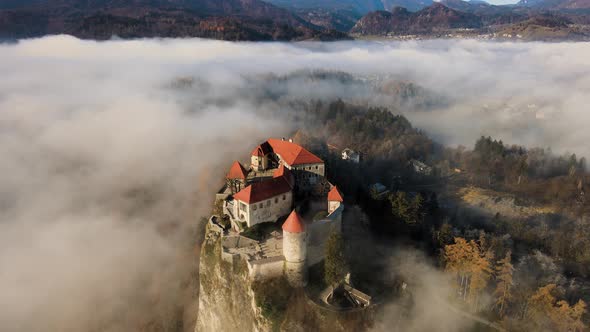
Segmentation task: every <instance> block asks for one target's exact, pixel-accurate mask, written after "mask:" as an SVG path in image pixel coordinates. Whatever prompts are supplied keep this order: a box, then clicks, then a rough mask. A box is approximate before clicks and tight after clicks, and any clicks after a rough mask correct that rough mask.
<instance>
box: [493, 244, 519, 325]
mask: <svg viewBox="0 0 590 332" xmlns="http://www.w3.org/2000/svg"><path fill="white" fill-rule="evenodd" d="M511 255H512V252H511V251H510V250H509V251H508V252H507V253H506V256H505V257H504V258H503V259H501V260H499V261H498V262H497V265H496V280H497V281H498V282H497V284H496V290H495V291H494V296H495V298H496V303H495V305H496V308H497V309H498V314H499V315H500V317H503V316H504V312H505V310H506V306H507V305H508V302H509V301H510V299H511V298H512V293H511V288H512V285H513V282H512V275H513V273H514V267H513V266H512V262H511Z"/></svg>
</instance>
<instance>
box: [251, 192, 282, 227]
mask: <svg viewBox="0 0 590 332" xmlns="http://www.w3.org/2000/svg"><path fill="white" fill-rule="evenodd" d="M283 197H284V199H283ZM254 205H256V207H254ZM261 206H262V207H261ZM292 207H293V193H292V192H290V191H289V192H287V193H284V194H280V195H278V196H274V197H272V198H270V199H267V200H264V201H261V202H257V203H254V204H250V205H249V207H248V214H247V216H246V222H247V223H248V227H251V226H253V225H256V224H260V223H263V222H273V221H276V220H277V219H278V218H280V217H282V216H285V215H287V214H289V213H290V212H291V209H292Z"/></svg>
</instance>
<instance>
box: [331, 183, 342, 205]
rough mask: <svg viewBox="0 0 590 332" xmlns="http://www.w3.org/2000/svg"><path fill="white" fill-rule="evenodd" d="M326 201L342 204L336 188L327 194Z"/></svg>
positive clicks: (340, 195)
mask: <svg viewBox="0 0 590 332" xmlns="http://www.w3.org/2000/svg"><path fill="white" fill-rule="evenodd" d="M328 201H331V202H333V201H336V202H344V198H342V194H340V191H339V190H338V187H336V186H334V187H332V189H331V190H330V192H329V193H328Z"/></svg>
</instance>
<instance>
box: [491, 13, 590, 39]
mask: <svg viewBox="0 0 590 332" xmlns="http://www.w3.org/2000/svg"><path fill="white" fill-rule="evenodd" d="M571 23H572V22H571V21H570V20H568V19H567V18H565V17H563V16H559V15H539V16H534V17H532V18H530V19H528V20H526V21H523V22H520V23H516V24H513V25H510V26H507V27H504V28H502V29H500V30H499V31H498V32H497V34H498V35H500V36H501V37H504V38H516V39H523V40H537V41H553V40H565V39H567V40H587V39H588V33H587V32H586V31H583V30H579V28H578V27H575V26H572V25H571Z"/></svg>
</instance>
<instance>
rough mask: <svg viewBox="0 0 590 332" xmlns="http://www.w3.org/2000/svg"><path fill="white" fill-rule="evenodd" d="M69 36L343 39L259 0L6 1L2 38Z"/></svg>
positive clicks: (0, 20)
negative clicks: (58, 34) (59, 34)
mask: <svg viewBox="0 0 590 332" xmlns="http://www.w3.org/2000/svg"><path fill="white" fill-rule="evenodd" d="M57 33H68V34H72V35H74V36H78V37H81V38H94V39H105V38H110V37H111V36H112V35H117V36H119V37H123V38H137V37H155V36H159V37H186V36H192V37H208V38H218V39H229V40H292V39H309V38H317V39H332V38H344V37H346V36H345V35H344V34H342V33H339V32H334V31H327V30H326V29H324V28H321V27H319V26H316V25H314V24H311V23H309V22H307V21H306V20H304V19H302V18H301V17H299V16H297V15H295V14H293V13H292V12H290V11H288V10H285V9H283V8H278V7H276V6H273V5H271V4H269V3H266V2H263V1H260V0H19V1H16V0H5V1H3V2H2V3H1V4H0V38H22V37H31V36H38V35H43V34H57Z"/></svg>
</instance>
